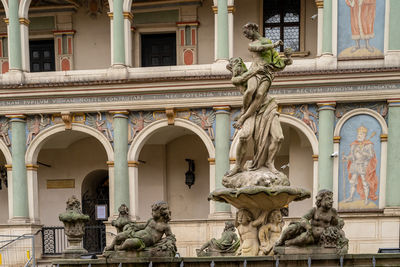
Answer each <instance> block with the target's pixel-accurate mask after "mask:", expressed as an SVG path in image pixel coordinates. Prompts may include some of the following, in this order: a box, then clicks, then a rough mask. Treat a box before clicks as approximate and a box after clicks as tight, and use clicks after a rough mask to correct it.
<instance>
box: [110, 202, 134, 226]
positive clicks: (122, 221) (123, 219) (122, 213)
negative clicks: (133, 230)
mask: <svg viewBox="0 0 400 267" xmlns="http://www.w3.org/2000/svg"><path fill="white" fill-rule="evenodd" d="M118 212H119V215H118V218H117V219H116V220H112V222H111V225H112V226H114V227H115V228H117V233H121V232H122V231H123V229H124V226H125V225H127V224H128V223H130V222H131V220H130V218H129V208H128V207H127V206H126V205H125V204H122V205H121V206H120V207H119V208H118Z"/></svg>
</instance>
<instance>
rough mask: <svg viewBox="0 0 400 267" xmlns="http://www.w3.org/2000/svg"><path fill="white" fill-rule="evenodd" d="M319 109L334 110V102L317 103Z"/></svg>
mask: <svg viewBox="0 0 400 267" xmlns="http://www.w3.org/2000/svg"><path fill="white" fill-rule="evenodd" d="M317 105H318V107H319V109H318V111H320V110H335V107H336V102H334V101H327V102H319V103H317Z"/></svg>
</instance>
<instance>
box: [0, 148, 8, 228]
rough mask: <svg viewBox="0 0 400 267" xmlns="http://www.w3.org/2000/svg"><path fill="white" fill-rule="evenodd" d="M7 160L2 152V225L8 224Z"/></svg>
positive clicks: (0, 195)
mask: <svg viewBox="0 0 400 267" xmlns="http://www.w3.org/2000/svg"><path fill="white" fill-rule="evenodd" d="M6 164H7V163H6V159H5V157H4V155H3V153H1V152H0V210H1V212H0V224H6V223H7V221H8V219H9V218H8V217H9V216H8V215H9V214H8V188H9V187H8V177H7V168H6V167H5V165H6Z"/></svg>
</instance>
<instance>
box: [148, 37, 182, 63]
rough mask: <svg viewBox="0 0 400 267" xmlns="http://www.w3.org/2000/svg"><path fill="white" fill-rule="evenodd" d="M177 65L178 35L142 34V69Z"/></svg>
mask: <svg viewBox="0 0 400 267" xmlns="http://www.w3.org/2000/svg"><path fill="white" fill-rule="evenodd" d="M172 65H176V34H175V33H165V34H142V67H155V66H172Z"/></svg>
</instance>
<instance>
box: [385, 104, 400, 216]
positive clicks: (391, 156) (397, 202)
mask: <svg viewBox="0 0 400 267" xmlns="http://www.w3.org/2000/svg"><path fill="white" fill-rule="evenodd" d="M388 102H389V122H388V124H389V125H388V126H389V127H388V130H389V132H388V147H387V176H386V207H399V208H400V194H399V188H400V179H399V173H400V164H399V162H400V99H393V100H389V101H388Z"/></svg>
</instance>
